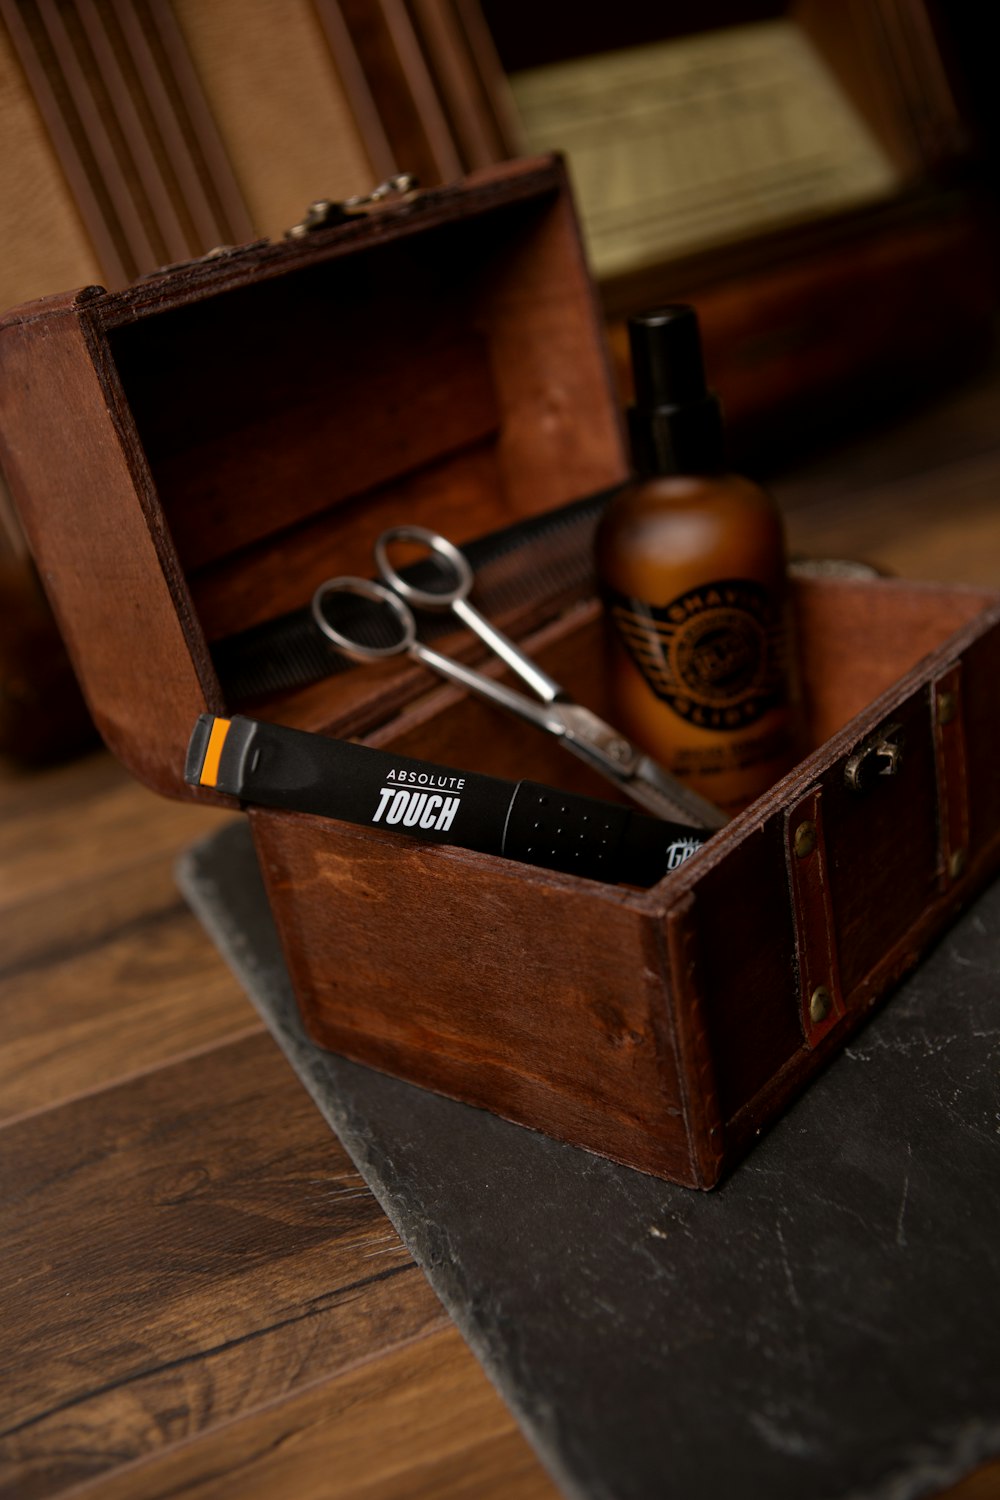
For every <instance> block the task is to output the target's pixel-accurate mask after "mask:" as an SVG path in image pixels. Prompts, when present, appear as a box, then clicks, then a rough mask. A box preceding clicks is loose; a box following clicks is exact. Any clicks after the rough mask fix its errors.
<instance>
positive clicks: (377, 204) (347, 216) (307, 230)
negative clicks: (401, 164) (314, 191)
mask: <svg viewBox="0 0 1000 1500" xmlns="http://www.w3.org/2000/svg"><path fill="white" fill-rule="evenodd" d="M418 186H419V184H418V182H417V179H416V177H415V176H414V175H413V173H412V172H398V173H397V174H396V176H395V177H389V178H387V179H386V181H385V182H380V183H379V185H378V187H376V188H372V190H371V192H370V193H363V194H361V195H359V196H358V197H356V198H341V199H339V200H338V199H333V198H318V199H317V200H316V202H315V203H310V205H309V207H308V208H307V209H306V212H305V217H304V218H303V219H302V220H301V221H300V222H299V223H298V224H293V225H292V227H291V229H286V230H285V239H286V240H302V239H305V238H306V236H307V235H310V234H314V233H315V232H316V230H317V229H334V228H336V227H337V225H338V224H347V223H349V222H350V221H351V219H357V218H360V217H362V216H363V215H365V214H370V213H371V212H372V211H373V210H374V209H378V208H382V207H385V206H386V205H387V204H390V203H393V204H395V203H399V202H401V201H402V200H403V199H405V198H409V197H410V196H411V195H412V194H413V193H415V192H416V190H417V188H418Z"/></svg>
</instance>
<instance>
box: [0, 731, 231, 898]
mask: <svg viewBox="0 0 1000 1500" xmlns="http://www.w3.org/2000/svg"><path fill="white" fill-rule="evenodd" d="M193 722H194V721H193V720H192V723H193ZM109 767H110V768H111V771H110V773H109V770H108V768H109ZM7 785H8V787H11V786H13V787H16V786H17V782H16V780H15V781H14V782H13V783H11V782H8V783H7ZM49 788H51V790H52V796H51V797H49V796H47V795H46V794H45V793H46V791H47V789H49ZM73 788H74V779H73V777H72V776H70V775H68V774H66V775H64V776H63V777H59V776H54V777H53V778H52V780H51V781H49V782H47V781H46V780H45V779H44V778H43V779H42V781H41V782H40V784H39V787H38V791H37V792H32V793H31V794H30V795H27V796H26V797H25V800H24V802H23V804H22V806H21V808H20V810H19V809H18V805H17V804H18V800H19V799H18V797H17V795H16V793H12V794H11V796H10V798H9V800H8V803H7V805H6V806H4V805H2V803H0V912H3V911H8V910H11V909H13V908H16V907H23V906H24V905H25V904H26V903H27V902H28V901H29V900H34V901H42V900H46V899H54V898H55V897H56V896H57V895H59V897H60V899H61V901H62V902H63V905H64V907H65V909H66V910H69V909H71V906H72V903H73V900H74V899H75V891H76V890H84V889H86V887H87V885H88V884H89V883H90V882H92V881H93V880H95V879H96V878H97V877H98V876H99V874H100V873H101V872H102V871H109V870H115V869H118V870H122V869H125V868H127V867H128V866H130V865H135V864H136V863H137V862H138V861H139V859H141V858H149V857H151V856H153V855H161V856H169V855H174V854H176V853H178V852H179V851H180V850H181V849H183V848H185V847H186V846H187V845H188V844H190V843H192V842H193V841H194V840H195V839H197V838H201V837H203V836H207V835H208V834H209V833H211V832H212V831H213V830H214V829H216V828H220V827H222V825H223V823H224V822H225V821H226V820H227V819H231V818H232V817H233V816H234V815H233V814H232V813H225V812H221V811H219V810H218V809H216V808H207V807H200V806H197V805H195V804H192V803H186V802H185V803H182V802H173V801H169V800H167V799H166V798H163V797H157V796H155V795H154V794H153V793H152V792H149V791H147V790H146V788H145V787H142V786H139V784H138V783H137V782H134V781H132V780H131V778H130V777H128V776H127V775H126V773H125V772H124V771H122V770H121V768H120V767H116V766H114V765H113V762H111V761H110V758H108V757H104V756H97V757H94V758H93V781H92V784H91V785H90V786H89V787H88V788H86V789H85V790H84V791H83V792H82V795H81V796H80V797H79V798H78V799H77V798H75V797H74V790H73Z"/></svg>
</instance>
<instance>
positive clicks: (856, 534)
mask: <svg viewBox="0 0 1000 1500" xmlns="http://www.w3.org/2000/svg"><path fill="white" fill-rule="evenodd" d="M998 486H1000V448H995V449H993V450H992V451H988V452H986V453H978V454H976V455H974V456H973V457H968V458H960V459H956V460H954V461H953V462H950V463H947V464H943V465H941V466H940V467H939V468H938V469H937V470H935V471H934V472H933V473H930V474H925V475H913V474H905V475H903V476H902V477H900V478H895V479H892V480H888V481H884V482H879V483H877V484H875V485H870V486H867V487H861V488H858V489H855V490H852V491H850V492H846V493H842V494H840V495H839V496H838V497H836V498H830V499H828V500H827V501H826V502H825V503H823V504H821V505H807V506H804V507H802V508H801V509H797V508H793V509H791V510H790V511H789V513H788V516H787V523H788V538H789V546H790V549H791V550H792V551H793V552H803V553H806V554H808V555H811V556H820V557H822V556H845V555H846V556H851V557H858V558H862V559H863V560H864V561H866V562H870V563H874V564H875V565H876V566H877V567H881V568H885V569H887V570H889V571H890V572H894V573H899V574H900V575H902V576H903V577H908V578H935V579H938V580H939V581H941V582H961V583H975V584H984V585H987V586H995V585H997V584H1000V516H998V514H997V506H996V496H997V489H998ZM779 494H780V491H779Z"/></svg>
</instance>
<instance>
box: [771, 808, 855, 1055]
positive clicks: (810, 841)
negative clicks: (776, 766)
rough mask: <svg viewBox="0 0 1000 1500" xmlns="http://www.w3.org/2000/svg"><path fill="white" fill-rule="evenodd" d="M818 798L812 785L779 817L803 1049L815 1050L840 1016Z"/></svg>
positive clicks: (834, 933) (841, 1001) (841, 1008)
mask: <svg viewBox="0 0 1000 1500" xmlns="http://www.w3.org/2000/svg"><path fill="white" fill-rule="evenodd" d="M822 795H823V791H822V787H820V786H814V787H813V788H812V789H811V790H810V791H809V792H807V793H806V795H805V796H804V797H802V798H801V799H800V800H799V801H798V802H797V803H796V804H795V806H794V807H792V808H791V809H790V810H789V812H787V813H786V814H785V856H786V859H787V861H788V885H789V890H790V892H791V898H792V918H793V921H794V924H795V953H796V957H797V959H798V968H799V1011H800V1016H801V1021H802V1035H803V1037H804V1038H805V1043H806V1046H807V1047H815V1045H816V1043H817V1042H818V1041H819V1040H820V1039H821V1038H822V1037H824V1036H826V1034H827V1032H828V1031H830V1030H831V1028H832V1027H833V1026H835V1025H836V1023H837V1021H838V1020H839V1018H840V1017H841V1016H842V1015H843V1014H844V999H843V995H842V993H841V988H840V963H839V960H838V955H837V931H836V926H835V924H834V913H833V904H832V902H831V898H830V884H829V880H828V878H827V855H826V840H825V837H824V833H823V807H822Z"/></svg>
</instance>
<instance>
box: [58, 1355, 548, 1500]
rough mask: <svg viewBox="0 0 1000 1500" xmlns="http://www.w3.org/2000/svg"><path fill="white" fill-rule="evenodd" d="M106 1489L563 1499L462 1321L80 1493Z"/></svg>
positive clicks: (122, 1493)
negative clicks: (478, 1358) (475, 1358)
mask: <svg viewBox="0 0 1000 1500" xmlns="http://www.w3.org/2000/svg"><path fill="white" fill-rule="evenodd" d="M74 1493H75V1494H76V1495H78V1496H79V1497H80V1500H84V1497H85V1496H86V1497H91V1496H93V1497H97V1496H100V1497H101V1500H139V1497H140V1496H142V1497H143V1500H157V1497H162V1500H166V1497H167V1496H168V1495H170V1496H176V1495H180V1494H183V1495H188V1496H197V1497H198V1500H250V1497H254V1496H256V1497H264V1496H269V1497H273V1496H294V1497H295V1500H330V1496H332V1495H336V1497H337V1500H404V1497H405V1500H510V1497H511V1496H514V1495H516V1496H517V1497H518V1500H555V1497H557V1495H558V1493H559V1492H558V1490H557V1489H556V1487H555V1485H554V1484H553V1483H552V1480H551V1479H549V1477H548V1476H547V1475H546V1473H545V1471H544V1470H543V1469H542V1467H541V1464H540V1463H539V1462H538V1460H537V1458H535V1456H534V1455H533V1453H532V1452H531V1450H530V1449H529V1447H528V1445H527V1444H526V1443H525V1441H524V1439H523V1438H522V1437H521V1435H520V1433H519V1431H518V1429H517V1427H516V1426H515V1424H514V1419H513V1417H511V1416H510V1414H509V1413H508V1412H507V1410H506V1409H505V1407H504V1405H503V1403H502V1402H501V1400H500V1398H499V1396H498V1395H497V1394H496V1392H495V1391H494V1390H493V1389H492V1387H491V1386H490V1385H489V1383H488V1381H487V1380H486V1377H485V1375H484V1374H483V1373H482V1371H481V1370H479V1369H478V1368H477V1367H476V1366H475V1365H473V1363H472V1359H471V1356H470V1355H469V1353H468V1351H467V1350H466V1348H465V1346H464V1344H463V1343H462V1340H461V1338H460V1337H459V1335H458V1333H457V1332H456V1331H455V1330H454V1329H444V1330H441V1331H440V1332H436V1333H435V1334H433V1336H431V1337H428V1338H424V1339H421V1340H420V1341H418V1342H415V1343H412V1344H410V1345H408V1346H407V1347H405V1348H402V1349H398V1350H395V1351H393V1352H392V1353H391V1354H388V1355H386V1356H385V1357H383V1358H381V1359H379V1360H377V1361H373V1362H366V1363H365V1364H363V1365H361V1366H359V1367H356V1368H354V1369H351V1370H349V1371H347V1372H345V1373H343V1374H341V1375H339V1376H338V1377H337V1378H335V1379H332V1380H327V1381H323V1382H321V1383H319V1384H317V1385H316V1386H314V1387H313V1388H312V1389H310V1390H308V1391H306V1392H304V1393H303V1394H301V1395H298V1396H295V1397H293V1398H290V1399H288V1400H284V1401H280V1402H277V1403H275V1404H274V1405H273V1406H271V1407H269V1408H268V1410H267V1411H264V1412H261V1413H260V1414H258V1415H255V1416H254V1417H252V1418H249V1419H247V1420H243V1421H237V1422H232V1423H229V1424H228V1425H226V1426H224V1427H221V1428H218V1429H217V1430H216V1431H214V1432H213V1433H211V1434H209V1435H207V1436H206V1437H205V1438H203V1439H200V1440H195V1441H193V1442H189V1443H184V1444H180V1445H178V1446H177V1447H176V1448H174V1450H173V1451H172V1452H171V1453H169V1454H168V1455H166V1456H165V1457H164V1458H163V1459H162V1460H161V1461H159V1462H155V1463H151V1462H148V1461H147V1462H144V1463H138V1464H135V1465H133V1466H132V1467H130V1468H124V1469H122V1470H120V1471H119V1472H118V1473H117V1474H114V1475H112V1476H109V1477H107V1478H103V1479H101V1480H100V1481H99V1482H98V1483H97V1484H94V1485H87V1486H85V1487H83V1488H82V1489H79V1490H77V1491H75V1492H74Z"/></svg>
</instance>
